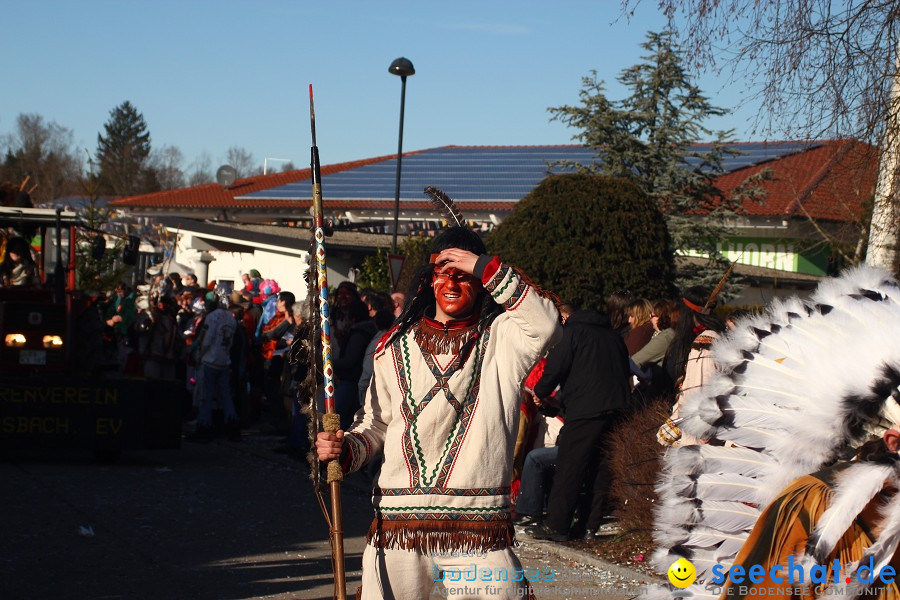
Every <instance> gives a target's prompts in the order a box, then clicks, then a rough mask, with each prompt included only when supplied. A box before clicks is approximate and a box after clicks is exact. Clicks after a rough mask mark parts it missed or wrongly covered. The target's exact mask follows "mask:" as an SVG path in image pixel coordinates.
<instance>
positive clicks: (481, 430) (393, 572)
mask: <svg viewBox="0 0 900 600" xmlns="http://www.w3.org/2000/svg"><path fill="white" fill-rule="evenodd" d="M431 251H432V255H431V260H430V263H429V264H426V265H423V266H422V267H420V269H419V270H418V272H417V273H416V275H415V276H414V278H413V281H412V285H411V287H410V293H409V295H408V296H407V297H408V298H411V301H410V302H409V303H408V304H407V306H406V308H405V310H404V311H403V313H402V314H401V315H400V318H399V319H398V322H397V325H396V326H394V327H393V328H392V329H391V330H390V331H389V332H388V333H387V334H385V335H384V336H383V337H382V338H381V341H380V342H379V344H378V345H377V346H376V350H375V354H374V376H373V378H372V382H371V384H370V385H369V388H368V390H367V392H366V398H365V403H364V405H363V407H362V408H361V409H360V411H359V412H358V413H357V415H356V419H355V421H354V423H353V424H352V425H351V427H350V429H349V430H348V431H347V432H346V433H345V432H344V431H338V432H337V433H325V432H322V433H319V434H318V437H317V440H316V447H317V452H318V456H319V458H320V460H322V461H324V462H329V461H334V460H340V464H341V467H342V469H343V470H344V471H345V472H347V473H350V472H353V471H357V470H359V469H360V468H362V467H363V466H364V465H366V464H367V463H368V462H369V461H370V460H372V459H373V458H374V457H376V456H382V458H380V459H379V460H380V465H381V468H380V471H378V474H377V475H376V477H375V480H374V492H373V504H374V506H375V513H376V516H375V519H374V521H373V522H372V525H371V527H370V529H369V533H368V536H367V542H368V543H367V546H366V549H365V552H364V554H363V577H362V597H363V598H425V597H427V596H429V595H430V592H431V590H432V589H434V588H435V586H437V585H443V586H444V587H446V588H448V589H447V590H445V591H446V592H448V593H450V594H454V595H455V594H461V593H464V590H463V586H464V585H465V581H461V580H460V577H459V576H457V575H458V572H459V570H460V569H463V568H469V567H470V566H472V565H473V564H474V565H475V568H477V569H478V570H479V571H480V570H482V569H491V570H497V569H501V570H506V572H507V573H512V574H514V573H516V572H517V571H518V572H519V573H521V564H520V563H519V560H518V558H517V557H516V555H515V554H514V553H513V551H512V547H513V545H514V543H515V541H514V540H515V531H514V528H513V524H512V522H511V518H510V498H509V493H510V480H511V469H510V466H511V465H512V460H513V449H514V445H515V441H516V432H517V428H518V422H519V391H520V383H521V382H522V380H523V379H524V378H525V376H526V375H527V374H528V371H529V369H530V368H531V366H532V365H533V364H534V363H535V362H537V360H538V358H540V357H541V356H542V355H543V354H544V352H545V351H546V350H547V348H548V347H549V346H550V345H552V344H553V343H555V342H556V341H557V340H558V339H559V336H560V335H561V330H560V324H559V312H558V311H557V309H556V306H555V305H554V303H553V301H551V300H550V299H548V298H546V297H544V296H543V295H542V294H541V293H539V292H540V290H539V289H538V288H536V287H534V286H533V285H531V284H530V283H529V282H528V281H527V279H526V278H524V276H522V275H520V274H519V273H518V272H517V271H515V270H514V269H513V268H511V267H510V266H508V265H505V264H503V263H501V262H500V260H499V258H497V257H494V256H489V255H486V253H485V247H484V244H483V242H482V241H481V239H480V238H479V237H478V235H477V234H476V233H475V232H473V231H472V230H470V229H468V228H466V227H462V226H455V227H450V228H448V229H446V230H445V231H444V232H443V233H442V234H441V235H439V236H438V237H436V238H435V240H434V241H433V243H432V250H431ZM461 554H462V556H460V555H461ZM454 573H456V574H457V575H454ZM509 579H510V581H505V582H491V585H493V584H494V583H496V587H498V588H500V589H502V592H500V593H501V594H502V593H506V594H508V595H511V596H512V597H528V594H529V593H530V589H529V584H528V582H527V581H524V580H522V579H521V578H518V581H516V580H515V579H517V578H516V577H515V576H514V575H511V576H510V578H509ZM439 582H440V583H439ZM469 585H470V586H472V584H471V583H470V584H469ZM488 587H489V586H488V585H483V586H482V588H481V589H482V591H483V592H484V591H485V590H486V589H487V588H488ZM470 589H471V588H470ZM467 597H476V596H467ZM477 597H496V596H488V595H478V596H477Z"/></svg>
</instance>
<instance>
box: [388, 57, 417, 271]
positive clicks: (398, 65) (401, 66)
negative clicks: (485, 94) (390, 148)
mask: <svg viewBox="0 0 900 600" xmlns="http://www.w3.org/2000/svg"><path fill="white" fill-rule="evenodd" d="M388 72H389V73H392V74H393V75H399V76H400V81H402V82H403V83H402V84H401V86H400V136H399V139H398V141H397V183H396V185H395V186H394V238H393V241H392V242H391V253H392V254H397V228H398V227H399V226H400V165H401V162H402V160H403V109H404V107H405V104H406V78H407V77H409V76H410V75H415V74H416V69H415V67H413V64H412V61H410V60H409V59H408V58H403V57H402V56H401V57H400V58H398V59H396V60H395V61H394V62H392V63H391V66H390V67H388Z"/></svg>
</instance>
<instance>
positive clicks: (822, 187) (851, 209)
mask: <svg viewBox="0 0 900 600" xmlns="http://www.w3.org/2000/svg"><path fill="white" fill-rule="evenodd" d="M819 143H820V144H821V145H820V146H817V147H815V148H812V149H810V150H806V151H804V152H798V153H796V154H791V155H788V156H784V157H781V158H777V159H774V160H771V161H768V162H765V163H761V164H758V165H753V166H750V167H746V168H743V169H738V170H736V171H732V172H731V173H727V174H725V175H722V176H721V177H719V178H718V179H717V180H716V184H717V185H718V187H719V189H721V190H722V191H723V192H725V193H728V192H730V191H732V190H734V189H735V188H736V187H737V186H739V185H740V184H741V183H742V182H743V181H744V180H745V179H746V178H747V177H749V176H751V175H754V174H757V173H759V172H760V171H762V170H763V169H769V170H770V171H771V174H772V177H773V179H772V180H771V181H766V182H764V183H763V184H762V187H763V189H764V190H765V191H766V195H765V198H764V199H763V202H762V203H757V202H752V201H748V202H745V203H744V209H745V210H746V211H747V213H748V214H750V215H762V216H780V217H785V218H789V217H805V216H807V215H808V216H810V217H812V218H814V219H822V220H827V221H853V220H856V219H859V217H860V215H861V214H862V212H863V206H864V204H865V202H866V201H867V200H869V199H870V198H871V196H872V193H873V192H874V189H875V179H876V177H877V172H878V149H877V148H875V147H874V146H872V145H870V144H866V143H864V142H859V141H854V140H843V141H838V140H829V141H823V142H819Z"/></svg>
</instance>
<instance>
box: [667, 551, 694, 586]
mask: <svg viewBox="0 0 900 600" xmlns="http://www.w3.org/2000/svg"><path fill="white" fill-rule="evenodd" d="M668 574H669V582H670V583H671V584H672V585H674V586H675V587H677V588H686V587H687V586H689V585H691V584H692V583H694V579H696V578H697V569H695V568H694V565H693V564H691V561H689V560H687V559H685V558H679V559H678V560H676V561H675V562H673V563H672V565H671V566H670V567H669V570H668Z"/></svg>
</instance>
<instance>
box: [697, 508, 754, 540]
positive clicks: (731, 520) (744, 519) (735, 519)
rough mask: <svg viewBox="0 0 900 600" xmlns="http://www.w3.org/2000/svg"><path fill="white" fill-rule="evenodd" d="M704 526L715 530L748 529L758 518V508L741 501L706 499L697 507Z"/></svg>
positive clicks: (751, 527)
mask: <svg viewBox="0 0 900 600" xmlns="http://www.w3.org/2000/svg"><path fill="white" fill-rule="evenodd" d="M697 514H698V517H699V518H700V519H701V521H700V522H702V523H703V524H704V525H705V526H707V527H709V528H710V529H715V530H717V531H724V532H729V533H736V532H740V531H745V532H746V531H750V530H751V529H753V525H754V524H755V523H756V520H757V519H758V518H759V509H758V508H754V507H752V506H748V505H746V504H744V503H742V502H721V501H718V502H717V501H714V500H707V501H705V502H703V504H702V505H701V506H700V507H699V508H698V509H697Z"/></svg>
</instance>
